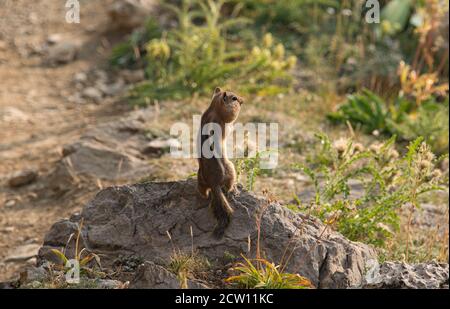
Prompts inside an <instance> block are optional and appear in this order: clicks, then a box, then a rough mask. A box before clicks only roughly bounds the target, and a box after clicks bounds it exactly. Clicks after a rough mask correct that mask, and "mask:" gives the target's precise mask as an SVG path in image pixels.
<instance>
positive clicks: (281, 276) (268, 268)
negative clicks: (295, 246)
mask: <svg viewBox="0 0 450 309" xmlns="http://www.w3.org/2000/svg"><path fill="white" fill-rule="evenodd" d="M242 258H243V259H244V261H245V263H238V264H237V265H236V266H235V267H233V268H232V271H234V272H237V273H238V274H237V275H234V276H231V277H228V278H227V279H226V282H228V283H231V284H232V285H233V286H235V287H236V288H244V289H307V288H311V287H312V284H311V282H310V281H309V280H308V279H306V278H304V277H302V276H300V275H298V274H290V273H283V272H281V271H280V270H279V268H280V266H276V265H275V264H274V263H271V262H269V261H267V260H265V259H261V258H259V259H254V260H250V259H247V258H246V257H245V256H242Z"/></svg>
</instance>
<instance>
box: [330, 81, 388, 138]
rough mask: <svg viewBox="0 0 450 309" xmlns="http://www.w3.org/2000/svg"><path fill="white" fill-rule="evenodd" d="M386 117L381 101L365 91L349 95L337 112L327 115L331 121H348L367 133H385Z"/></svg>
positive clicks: (385, 110) (386, 112) (383, 104)
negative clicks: (376, 131)
mask: <svg viewBox="0 0 450 309" xmlns="http://www.w3.org/2000/svg"><path fill="white" fill-rule="evenodd" d="M388 117H389V112H388V111H387V109H386V106H385V103H384V101H383V99H381V98H380V97H378V96H377V95H376V94H374V93H373V92H371V91H369V90H367V89H365V90H363V91H362V93H361V94H355V95H349V96H348V99H347V102H346V103H345V104H343V105H341V106H340V107H339V109H338V111H337V112H335V113H330V114H329V115H328V118H329V119H330V120H332V121H335V122H346V121H350V122H351V123H352V124H356V125H360V126H362V127H363V128H364V129H365V130H366V131H367V132H369V133H371V132H373V131H375V130H378V131H380V132H386V131H387V122H386V120H387V119H388Z"/></svg>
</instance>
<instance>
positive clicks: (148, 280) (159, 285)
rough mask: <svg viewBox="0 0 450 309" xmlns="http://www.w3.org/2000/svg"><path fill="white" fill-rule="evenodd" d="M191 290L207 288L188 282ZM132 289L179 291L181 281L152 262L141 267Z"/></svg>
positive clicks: (131, 286) (133, 281) (132, 283)
mask: <svg viewBox="0 0 450 309" xmlns="http://www.w3.org/2000/svg"><path fill="white" fill-rule="evenodd" d="M187 284H188V288H189V289H205V288H207V287H206V286H204V285H202V284H200V283H197V282H194V281H192V280H188V282H187ZM130 288H131V289H179V288H180V281H179V280H178V279H177V277H176V276H175V275H174V274H173V273H171V272H169V271H168V270H166V269H165V268H164V267H162V266H159V265H156V264H155V263H152V262H145V263H144V264H142V265H139V267H138V269H137V271H136V274H135V276H134V278H133V280H132V281H131V282H130Z"/></svg>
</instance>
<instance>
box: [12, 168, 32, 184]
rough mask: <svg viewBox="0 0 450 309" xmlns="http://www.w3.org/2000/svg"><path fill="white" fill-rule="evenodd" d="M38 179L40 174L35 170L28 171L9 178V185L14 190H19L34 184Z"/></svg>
mask: <svg viewBox="0 0 450 309" xmlns="http://www.w3.org/2000/svg"><path fill="white" fill-rule="evenodd" d="M37 177H38V173H37V172H36V171H35V170H32V169H28V170H24V171H20V172H17V173H15V174H13V175H12V176H11V177H10V178H9V180H8V184H9V186H10V187H12V188H18V187H21V186H25V185H28V184H30V183H32V182H33V181H35V180H36V178H37Z"/></svg>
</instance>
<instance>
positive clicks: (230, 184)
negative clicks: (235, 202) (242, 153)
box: [223, 160, 237, 193]
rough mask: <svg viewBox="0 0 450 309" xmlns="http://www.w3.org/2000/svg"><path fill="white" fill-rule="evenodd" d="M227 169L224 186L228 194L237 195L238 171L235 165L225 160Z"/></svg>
mask: <svg viewBox="0 0 450 309" xmlns="http://www.w3.org/2000/svg"><path fill="white" fill-rule="evenodd" d="M224 167H225V177H224V183H223V186H224V188H225V191H226V192H227V193H230V192H231V193H235V192H237V188H236V171H235V169H234V165H233V163H231V161H229V160H224Z"/></svg>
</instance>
